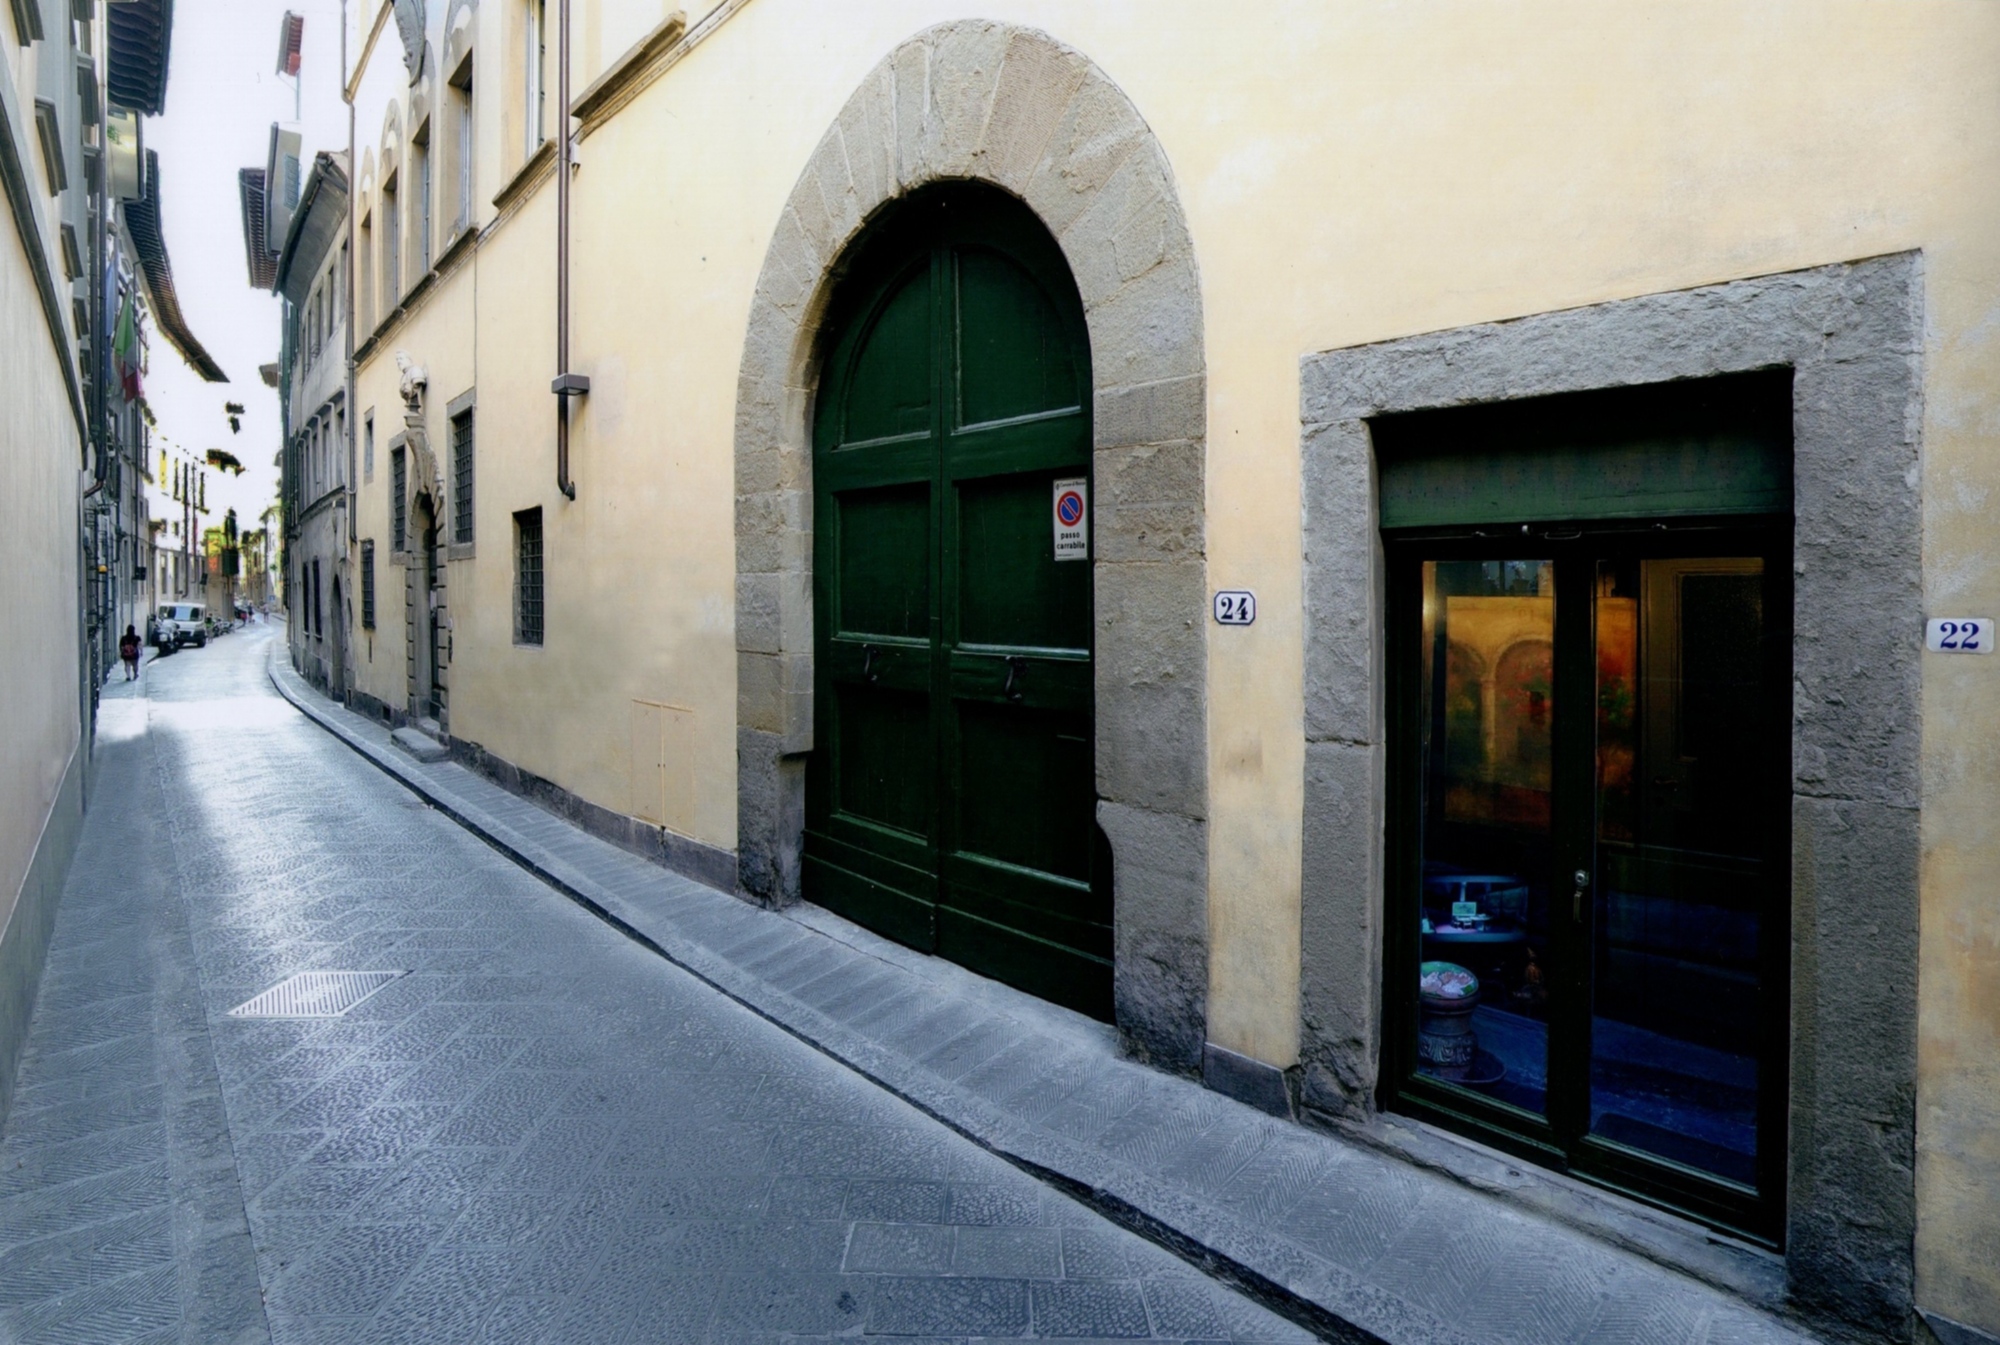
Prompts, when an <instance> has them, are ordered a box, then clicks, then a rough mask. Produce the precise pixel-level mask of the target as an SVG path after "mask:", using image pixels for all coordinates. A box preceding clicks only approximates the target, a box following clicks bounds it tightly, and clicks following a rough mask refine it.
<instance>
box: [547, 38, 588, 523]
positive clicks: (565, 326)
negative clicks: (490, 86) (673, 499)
mask: <svg viewBox="0 0 2000 1345" xmlns="http://www.w3.org/2000/svg"><path fill="white" fill-rule="evenodd" d="M556 24H557V27H558V28H559V30H560V31H559V32H558V33H557V34H556V137H557V138H556V378H555V382H553V383H551V384H550V385H549V391H550V392H553V393H554V394H555V395H556V489H558V490H560V491H561V492H562V493H563V498H564V499H567V500H574V499H575V498H576V482H574V481H572V480H570V479H569V399H570V398H572V397H580V396H582V395H583V394H585V393H587V392H589V391H590V380H589V379H588V378H586V377H585V376H584V375H582V374H573V373H571V372H570V371H569V164H570V157H569V154H570V131H569V0H557V5H556Z"/></svg>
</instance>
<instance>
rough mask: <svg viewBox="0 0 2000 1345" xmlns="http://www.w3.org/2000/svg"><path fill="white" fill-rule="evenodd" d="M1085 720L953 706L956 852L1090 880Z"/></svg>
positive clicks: (997, 706) (995, 706) (972, 704)
mask: <svg viewBox="0 0 2000 1345" xmlns="http://www.w3.org/2000/svg"><path fill="white" fill-rule="evenodd" d="M1089 728H1090V721H1089V718H1088V716H1086V715H1078V714H1075V713H1073V712H1064V711H1059V710H1029V709H1022V708H1020V707H1018V706H1015V705H1012V704H1010V703H1008V702H1006V701H1000V702H997V703H994V702H987V703H981V702H978V701H969V702H968V701H960V702H959V703H958V751H957V753H956V756H957V767H958V781H957V785H958V787H957V789H955V790H953V791H952V793H953V796H954V803H955V806H956V818H957V822H958V826H957V832H958V836H957V840H958V848H959V849H960V850H961V851H964V852H966V853H969V854H974V855H984V856H987V857H989V858H992V859H996V860H1001V861H1004V862H1005V863H1008V864H1012V865H1015V866H1018V867H1020V868H1024V869H1033V870H1037V871H1039V872H1042V873H1048V874H1054V875H1057V876H1060V877H1064V878H1074V879H1076V880H1077V881H1079V882H1082V883H1088V882H1089V881H1090V845H1091V833H1092V831H1093V830H1094V827H1095V824H1094V822H1093V821H1092V817H1091V813H1092V807H1091V805H1092V803H1093V802H1094V799H1093V797H1092V788H1091V785H1092V776H1091V755H1092V753H1091V742H1090V737H1089Z"/></svg>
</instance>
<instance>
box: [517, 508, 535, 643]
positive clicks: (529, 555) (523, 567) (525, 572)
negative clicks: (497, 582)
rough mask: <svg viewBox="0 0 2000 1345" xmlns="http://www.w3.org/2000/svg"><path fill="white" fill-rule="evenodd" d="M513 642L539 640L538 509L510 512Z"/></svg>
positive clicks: (533, 641)
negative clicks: (512, 513) (512, 548)
mask: <svg viewBox="0 0 2000 1345" xmlns="http://www.w3.org/2000/svg"><path fill="white" fill-rule="evenodd" d="M514 642H515V643H516V644H540V643H541V642H542V511H541V510H540V509H523V510H522V511H521V512H520V513H518V514H516V515H514Z"/></svg>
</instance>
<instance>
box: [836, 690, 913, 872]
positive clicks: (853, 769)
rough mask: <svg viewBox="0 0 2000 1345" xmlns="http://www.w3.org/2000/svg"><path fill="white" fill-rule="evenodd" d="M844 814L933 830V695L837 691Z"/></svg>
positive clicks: (904, 827)
mask: <svg viewBox="0 0 2000 1345" xmlns="http://www.w3.org/2000/svg"><path fill="white" fill-rule="evenodd" d="M834 716H835V719H836V725H837V726H836V728H835V730H834V732H835V735H836V746H837V748H838V751H837V753H836V756H837V758H838V761H839V776H838V779H839V786H838V788H839V796H838V798H837V800H836V804H837V807H838V809H839V811H840V812H841V813H842V814H843V815H845V816H847V817H852V818H855V819H857V820H861V821H867V822H876V823H879V824H881V825H882V826H886V827H894V828H896V829H897V830H899V831H907V832H910V833H912V834H914V835H917V836H926V835H929V834H930V830H931V804H932V799H933V792H932V787H931V774H932V770H931V712H930V697H929V696H926V695H922V694H916V695H913V694H911V693H910V692H907V691H888V690H884V689H882V688H880V687H876V686H868V685H865V684H864V685H861V686H855V685H852V684H848V685H842V686H838V687H836V688H835V690H834Z"/></svg>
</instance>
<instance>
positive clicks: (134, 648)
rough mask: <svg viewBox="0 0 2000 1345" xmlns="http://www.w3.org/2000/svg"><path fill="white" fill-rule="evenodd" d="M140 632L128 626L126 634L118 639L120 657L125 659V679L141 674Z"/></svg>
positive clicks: (128, 679)
mask: <svg viewBox="0 0 2000 1345" xmlns="http://www.w3.org/2000/svg"><path fill="white" fill-rule="evenodd" d="M139 648H140V645H139V632H138V631H137V630H135V629H134V628H132V627H131V626H127V627H126V628H125V634H124V635H122V636H120V637H119V640H118V657H119V658H121V659H123V660H125V680H126V681H128V682H129V681H131V680H132V679H133V678H135V677H137V676H138V675H139Z"/></svg>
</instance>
